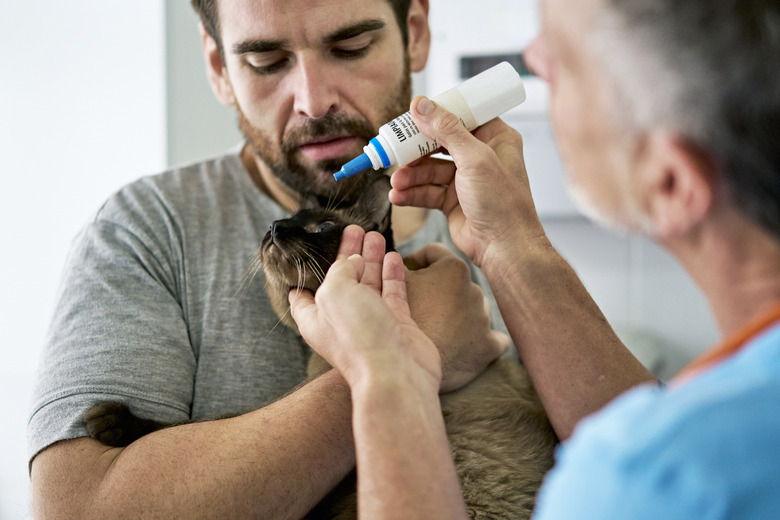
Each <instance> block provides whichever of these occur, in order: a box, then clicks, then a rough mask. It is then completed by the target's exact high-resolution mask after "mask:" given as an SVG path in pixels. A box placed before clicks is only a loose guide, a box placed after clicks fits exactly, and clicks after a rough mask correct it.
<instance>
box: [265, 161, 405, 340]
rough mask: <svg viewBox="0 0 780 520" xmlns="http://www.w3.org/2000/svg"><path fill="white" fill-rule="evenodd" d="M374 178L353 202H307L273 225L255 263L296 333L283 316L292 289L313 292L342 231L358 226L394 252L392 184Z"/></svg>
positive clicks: (280, 312)
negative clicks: (379, 236)
mask: <svg viewBox="0 0 780 520" xmlns="http://www.w3.org/2000/svg"><path fill="white" fill-rule="evenodd" d="M369 175H371V174H369ZM373 175H375V178H374V179H373V181H372V182H371V183H369V184H368V186H367V188H366V189H365V190H364V191H363V192H361V193H360V194H357V197H353V198H352V199H351V200H348V201H346V202H345V201H344V200H347V199H346V198H345V199H344V200H342V201H341V203H340V204H334V203H333V202H332V201H321V200H318V199H317V198H316V197H314V198H309V199H307V200H305V201H304V204H303V206H304V207H303V208H302V209H301V210H300V211H298V212H297V213H295V214H293V215H292V216H290V217H289V218H286V219H281V220H277V221H275V222H274V223H273V224H271V228H270V229H269V230H268V233H266V235H265V237H264V238H263V241H262V244H261V246H260V252H259V254H258V258H257V263H259V264H260V265H261V266H262V269H263V272H264V273H265V279H266V286H265V289H266V292H267V293H268V296H269V297H270V299H271V305H272V306H273V308H274V311H275V312H276V314H277V315H278V316H279V317H280V319H281V320H282V322H283V323H284V324H285V325H287V326H289V327H292V328H295V324H294V322H293V320H292V319H291V318H290V316H289V313H288V312H287V311H288V310H289V304H288V301H287V294H288V293H289V292H290V289H294V288H303V289H309V290H311V291H316V290H317V288H318V287H319V286H320V284H321V283H322V280H323V278H324V277H325V273H326V272H327V271H328V268H329V267H330V265H331V264H332V263H333V262H334V261H335V260H336V255H337V253H338V249H339V244H340V243H341V233H342V231H343V230H344V228H345V227H347V226H348V225H350V224H357V225H359V226H361V227H362V228H363V229H365V230H366V231H378V232H380V233H382V234H383V235H385V240H386V242H387V249H388V251H389V250H392V249H393V248H394V244H393V239H392V229H391V227H390V209H391V208H390V202H389V201H388V200H387V193H388V191H389V190H390V180H389V178H388V177H387V176H385V175H384V174H373Z"/></svg>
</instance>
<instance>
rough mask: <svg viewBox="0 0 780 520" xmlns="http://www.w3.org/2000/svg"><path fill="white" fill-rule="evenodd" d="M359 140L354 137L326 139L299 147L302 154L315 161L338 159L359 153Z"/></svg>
mask: <svg viewBox="0 0 780 520" xmlns="http://www.w3.org/2000/svg"><path fill="white" fill-rule="evenodd" d="M358 142H359V139H358V138H357V137H353V136H345V137H331V138H328V137H324V138H322V139H315V140H312V141H309V142H308V143H304V144H302V145H301V146H299V150H300V151H301V153H302V154H303V155H304V156H305V157H306V158H308V159H311V160H313V161H326V160H329V159H338V158H341V157H346V156H350V155H354V154H355V153H359V151H360V148H359V145H358Z"/></svg>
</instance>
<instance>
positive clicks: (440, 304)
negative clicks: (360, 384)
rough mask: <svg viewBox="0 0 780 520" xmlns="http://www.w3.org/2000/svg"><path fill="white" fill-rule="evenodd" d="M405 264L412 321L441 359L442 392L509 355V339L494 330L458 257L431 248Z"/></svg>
mask: <svg viewBox="0 0 780 520" xmlns="http://www.w3.org/2000/svg"><path fill="white" fill-rule="evenodd" d="M405 263H406V265H407V267H409V268H410V269H411V270H410V271H407V273H406V291H407V297H408V301H409V307H410V309H411V314H412V317H413V318H414V320H415V321H416V322H417V324H418V325H419V326H420V328H421V329H422V330H423V331H424V332H425V334H426V335H427V336H428V337H430V338H431V339H432V340H433V342H434V344H435V345H436V346H437V347H438V349H439V352H440V354H441V357H442V372H443V379H442V386H441V391H442V392H447V391H451V390H455V389H457V388H460V387H461V386H463V385H465V384H467V383H468V382H470V381H471V380H472V379H474V378H475V377H476V376H477V375H479V374H481V373H482V371H483V370H484V369H485V367H486V366H487V365H488V363H490V362H491V361H493V360H494V359H496V358H497V357H498V356H500V355H501V354H502V353H503V352H505V351H506V349H507V347H508V346H509V345H510V340H509V336H507V335H506V334H504V333H502V332H498V331H495V330H492V329H491V327H490V306H489V304H488V301H487V299H486V298H485V295H484V293H483V292H482V289H481V288H480V287H479V286H478V285H477V284H475V283H474V282H472V281H471V273H470V272H469V268H468V266H467V265H466V262H464V261H463V260H462V259H461V258H460V257H458V256H456V255H455V253H453V252H452V251H450V250H449V249H447V248H446V247H445V246H443V245H441V244H431V245H428V246H426V247H424V248H423V249H421V250H420V251H418V252H416V253H414V254H413V255H411V256H409V257H408V258H407V259H406V260H405Z"/></svg>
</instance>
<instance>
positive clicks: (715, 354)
mask: <svg viewBox="0 0 780 520" xmlns="http://www.w3.org/2000/svg"><path fill="white" fill-rule="evenodd" d="M778 320H780V303H778V304H776V305H774V306H773V307H772V308H771V309H768V310H767V311H766V312H764V313H762V314H761V315H759V316H758V317H757V318H756V319H754V320H752V321H750V322H748V324H747V325H745V326H744V327H742V328H741V329H739V330H738V331H737V332H735V333H734V334H732V335H731V336H729V337H728V338H726V339H725V340H723V341H722V342H721V343H720V344H718V345H716V346H715V347H713V348H711V349H709V350H707V351H706V352H704V353H703V354H702V355H701V356H699V357H698V358H696V359H694V360H693V361H692V362H691V363H690V364H689V365H688V366H686V367H685V368H683V369H682V370H681V371H680V373H679V374H677V375H676V376H675V377H674V382H675V383H680V382H684V381H687V380H689V379H691V378H693V377H694V376H696V375H697V374H699V373H700V372H702V371H704V370H705V369H707V368H709V367H711V366H713V365H715V364H717V363H720V362H721V361H724V360H726V359H727V358H729V357H731V356H733V355H734V354H736V353H737V352H739V351H740V350H741V349H742V347H744V346H745V344H746V343H747V342H748V340H750V339H751V338H752V337H754V336H756V335H757V334H758V333H759V332H761V331H763V330H764V329H766V328H767V327H769V326H770V325H772V324H773V323H775V322H776V321H778Z"/></svg>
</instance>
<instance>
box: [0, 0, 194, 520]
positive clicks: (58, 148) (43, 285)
mask: <svg viewBox="0 0 780 520" xmlns="http://www.w3.org/2000/svg"><path fill="white" fill-rule="evenodd" d="M177 1H181V0H177ZM163 22H164V7H163V2H162V1H161V0H151V1H150V0H146V1H143V2H118V1H106V0H69V1H67V2H62V1H60V0H33V1H30V2H27V1H24V2H10V1H3V2H2V3H0V49H2V51H0V168H2V171H3V176H2V187H0V237H2V240H3V247H2V253H1V254H0V291H1V293H0V294H2V297H0V345H1V347H0V348H2V350H3V353H2V355H3V361H2V363H0V413H2V414H3V420H2V425H3V426H2V428H0V519H3V520H11V519H13V520H17V519H23V518H27V517H28V515H29V506H28V503H29V499H28V477H27V448H26V440H25V428H26V422H27V414H28V411H29V398H30V391H31V382H32V379H33V374H34V372H35V366H36V362H37V356H38V352H39V348H40V346H41V343H42V341H43V337H44V334H45V329H46V327H47V324H48V319H49V316H50V313H51V310H52V305H53V299H54V294H55V290H56V286H57V282H58V279H59V274H60V270H61V268H62V265H63V262H64V259H65V255H66V251H67V249H68V244H69V242H70V240H71V238H72V237H73V236H74V235H75V234H76V232H77V231H78V229H79V228H80V227H81V225H82V224H83V223H84V222H86V220H87V219H88V218H89V217H90V215H91V213H92V212H94V211H95V210H96V209H97V208H98V206H99V205H100V204H101V203H102V201H103V199H105V198H106V196H108V195H109V194H110V193H111V192H112V191H114V190H115V189H117V188H118V187H119V186H121V185H122V184H124V183H125V182H127V181H129V180H132V179H134V178H136V177H138V176H140V175H142V174H145V173H150V172H154V171H158V170H160V169H161V168H163V167H164V166H165V162H166V157H165V154H166V150H165V145H166V136H165V130H166V129H165V81H164V78H165V63H164V57H165V53H164V44H165V43H164V26H163Z"/></svg>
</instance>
